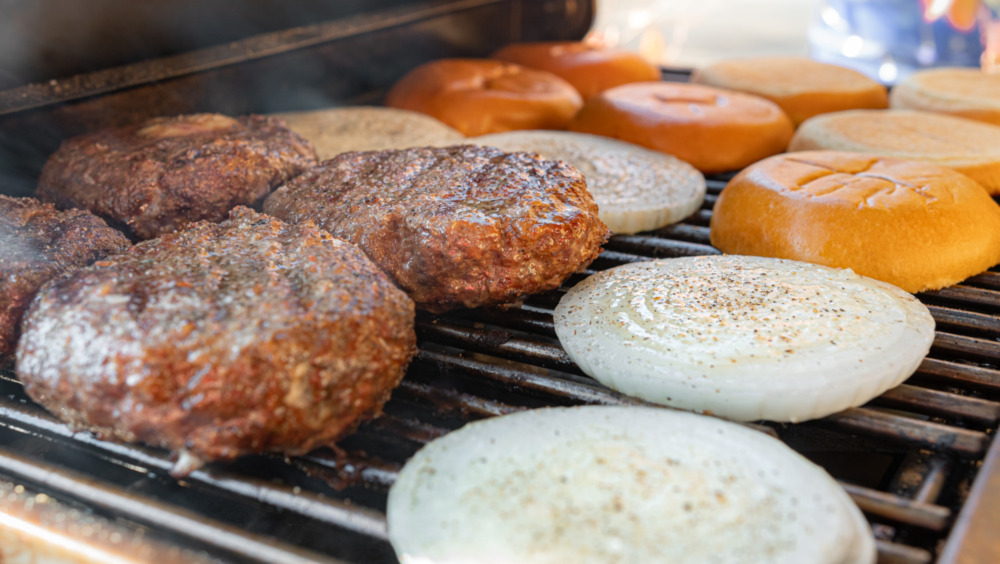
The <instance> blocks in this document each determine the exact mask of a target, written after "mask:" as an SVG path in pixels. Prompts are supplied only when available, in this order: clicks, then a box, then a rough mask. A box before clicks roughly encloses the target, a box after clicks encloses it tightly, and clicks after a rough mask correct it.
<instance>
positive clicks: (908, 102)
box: [889, 67, 1000, 125]
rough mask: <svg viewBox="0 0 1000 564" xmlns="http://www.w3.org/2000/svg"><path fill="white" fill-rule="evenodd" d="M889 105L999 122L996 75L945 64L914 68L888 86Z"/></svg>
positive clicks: (999, 92)
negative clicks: (920, 68) (924, 68)
mask: <svg viewBox="0 0 1000 564" xmlns="http://www.w3.org/2000/svg"><path fill="white" fill-rule="evenodd" d="M889 105H890V107H893V108H900V109H907V110H921V111H925V112H935V113H939V114H950V115H953V116H958V117H964V118H968V119H974V120H978V121H985V122H986V123H991V124H993V125H1000V75H995V74H987V73H985V72H983V71H981V70H979V69H969V68H947V67H946V68H937V69H928V70H924V71H920V72H915V73H913V74H911V75H910V76H909V77H908V78H906V79H905V80H903V81H902V82H900V83H899V84H897V85H896V87H895V88H893V89H892V93H891V94H890V95H889Z"/></svg>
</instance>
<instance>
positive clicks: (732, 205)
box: [711, 151, 1000, 293]
mask: <svg viewBox="0 0 1000 564" xmlns="http://www.w3.org/2000/svg"><path fill="white" fill-rule="evenodd" d="M711 241H712V244H713V245H714V246H715V247H717V248H718V249H719V250H721V251H723V252H725V253H731V254H743V255H758V256H767V257H777V258H786V259H794V260H801V261H805V262H811V263H815V264H821V265H824V266H831V267H837V268H850V269H852V270H854V272H856V273H858V274H861V275H862V276H868V277H870V278H875V279H878V280H882V281H884V282H888V283H890V284H894V285H896V286H898V287H900V288H902V289H904V290H906V291H907V292H912V293H915V292H921V291H924V290H935V289H939V288H943V287H945V286H950V285H952V284H955V283H957V282H959V281H961V280H964V279H966V278H968V277H969V276H973V275H975V274H978V273H980V272H983V271H985V270H986V269H988V268H989V267H991V266H993V265H995V264H997V262H1000V206H998V205H997V204H996V202H994V201H993V200H992V199H991V198H990V197H989V195H987V194H986V191H984V190H983V189H982V188H981V187H980V186H979V185H978V184H976V182H974V181H973V180H971V179H970V178H968V177H967V176H964V175H962V174H959V173H957V172H955V171H953V170H951V169H948V168H944V167H940V166H936V165H932V164H927V163H922V162H915V161H905V160H900V159H894V158H886V157H878V156H874V155H868V154H859V153H842V152H836V151H812V152H802V153H788V154H784V155H778V156H775V157H771V158H769V159H765V160H763V161H761V162H759V163H756V164H754V165H753V166H750V167H748V168H746V169H745V170H743V171H742V172H740V173H739V174H738V175H736V176H735V177H734V178H733V179H732V180H731V181H730V182H729V184H728V185H727V186H726V188H725V189H724V190H723V191H722V194H721V195H720V196H719V199H718V201H717V202H716V204H715V209H714V211H713V213H712V220H711Z"/></svg>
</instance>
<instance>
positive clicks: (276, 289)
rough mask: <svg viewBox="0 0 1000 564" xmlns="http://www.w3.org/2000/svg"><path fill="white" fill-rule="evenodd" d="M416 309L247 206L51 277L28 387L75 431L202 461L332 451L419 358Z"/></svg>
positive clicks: (373, 274)
mask: <svg viewBox="0 0 1000 564" xmlns="http://www.w3.org/2000/svg"><path fill="white" fill-rule="evenodd" d="M413 316H414V308H413V302H412V301H411V300H410V299H409V298H407V297H406V294H404V293H403V292H401V291H400V290H399V289H398V288H396V287H395V286H394V285H393V284H392V282H390V281H389V279H388V278H387V277H386V276H385V274H383V273H382V272H381V271H379V270H378V269H377V268H376V267H375V266H374V265H373V264H371V262H370V261H369V260H368V259H367V258H365V255H364V254H363V253H362V252H361V251H360V250H358V249H357V248H356V247H354V246H353V245H351V244H349V243H346V242H344V241H341V240H339V239H335V238H333V237H331V236H330V234H328V233H326V232H324V231H321V230H319V229H316V228H315V227H314V226H311V225H302V226H296V225H289V224H286V223H285V222H283V221H280V220H278V219H274V218H270V217H268V216H265V215H262V214H257V213H254V212H253V211H251V210H249V209H247V208H242V207H240V208H237V209H236V210H235V211H234V212H233V214H232V219H230V220H228V221H225V222H223V223H221V224H215V223H209V222H199V223H196V224H193V225H192V226H191V227H190V228H189V229H188V230H185V231H179V232H176V233H172V234H168V235H164V236H163V237H160V238H158V239H154V240H151V241H145V242H143V243H139V244H137V245H135V246H134V247H132V248H131V249H129V250H128V251H126V252H124V253H121V254H119V255H117V256H115V257H113V258H111V259H108V260H104V261H99V262H96V263H94V264H93V265H92V266H90V267H88V268H84V269H81V270H78V271H76V272H75V273H73V274H72V275H69V276H65V277H62V278H59V279H57V280H53V281H52V282H50V283H49V284H47V285H46V286H45V287H43V289H42V290H41V291H40V292H39V295H38V298H37V299H36V300H35V301H34V302H33V303H32V306H31V308H30V309H29V311H28V313H27V314H26V315H25V322H24V335H23V336H22V337H21V341H20V342H19V344H18V348H17V366H16V370H17V373H18V376H19V377H20V378H21V379H22V381H23V382H24V385H25V390H26V391H27V393H28V395H29V396H31V397H32V398H33V399H34V400H36V401H37V402H39V403H40V404H42V405H43V406H45V407H46V408H47V409H49V410H50V411H51V412H53V413H54V414H56V415H57V416H59V417H60V418H61V419H63V420H65V421H67V422H69V423H70V424H72V425H73V426H74V427H76V428H83V429H89V430H92V431H94V432H96V433H98V434H99V435H102V436H108V437H114V438H116V439H119V440H123V441H141V442H145V443H149V444H153V445H159V446H163V447H166V448H169V449H171V450H173V451H175V452H177V453H179V455H180V458H179V460H178V462H177V465H176V466H175V468H174V472H175V473H176V474H178V475H183V474H185V473H186V472H188V471H190V470H191V469H193V468H196V467H197V466H198V465H200V463H201V462H204V461H208V460H214V459H229V458H233V457H236V456H240V455H242V454H247V453H254V452H265V451H279V452H286V453H289V454H300V453H304V452H307V451H309V450H311V449H313V448H315V447H319V446H323V445H330V444H332V443H333V442H334V441H336V440H337V439H338V438H340V437H342V436H344V435H345V434H347V433H349V432H350V431H351V430H353V429H354V428H355V427H356V426H357V424H358V423H359V422H360V421H362V420H364V419H367V418H371V417H374V416H375V415H377V414H378V413H379V412H380V410H381V407H382V404H383V403H384V402H385V401H386V400H387V399H388V398H389V393H390V391H391V390H392V389H393V388H394V387H395V386H396V385H397V384H398V383H399V380H400V379H401V378H402V376H403V372H404V370H405V367H406V365H407V363H408V362H409V360H410V358H411V356H412V355H413V353H414V351H415V343H416V337H415V335H414V331H413Z"/></svg>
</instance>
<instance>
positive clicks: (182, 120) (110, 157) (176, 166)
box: [36, 114, 316, 239]
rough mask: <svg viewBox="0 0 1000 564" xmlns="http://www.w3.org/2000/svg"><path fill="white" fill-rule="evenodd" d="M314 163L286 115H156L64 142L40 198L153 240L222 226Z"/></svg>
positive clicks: (53, 158)
mask: <svg viewBox="0 0 1000 564" xmlns="http://www.w3.org/2000/svg"><path fill="white" fill-rule="evenodd" d="M315 163H316V151H315V149H313V147H312V145H311V144H310V143H309V142H308V141H306V140H305V139H303V138H302V137H300V136H299V135H298V134H297V133H293V132H292V131H291V130H289V129H288V128H287V127H285V125H284V122H283V121H281V120H279V119H275V118H268V117H264V116H244V117H238V118H231V117H228V116H223V115H219V114H195V115H186V116H177V117H169V118H156V119H151V120H148V121H145V122H143V123H140V124H137V125H131V126H126V127H116V128H111V129H105V130H102V131H97V132H95V133H90V134H87V135H81V136H79V137H74V138H72V139H69V140H67V141H65V142H64V143H63V144H62V146H61V147H60V148H59V150H58V151H56V152H55V153H54V154H53V155H52V156H51V157H49V160H48V161H47V162H46V163H45V167H44V168H43V169H42V176H41V178H40V179H39V181H38V190H37V193H36V195H37V196H38V197H39V198H41V199H43V200H47V201H50V202H55V203H56V205H58V206H59V207H63V208H66V207H78V208H86V209H89V210H90V211H92V212H94V213H97V214H99V215H102V216H104V217H106V218H110V219H114V220H116V221H118V222H120V223H121V224H123V225H125V226H126V227H127V228H128V229H129V230H130V232H131V234H134V235H136V236H137V237H139V238H140V239H150V238H152V237H156V236H158V235H160V234H162V233H169V232H171V231H175V230H177V229H180V228H181V227H183V226H184V224H186V223H188V222H190V221H197V220H201V219H207V220H209V221H222V220H223V219H225V218H226V214H227V212H228V211H229V210H230V209H232V208H233V207H235V206H237V205H240V204H243V205H252V204H255V203H259V202H260V201H261V200H263V198H264V197H265V196H267V194H268V193H269V192H270V191H271V190H272V189H273V188H275V187H276V186H280V185H281V184H282V183H284V182H285V181H287V180H289V179H290V178H292V177H294V176H295V175H297V174H299V173H300V172H302V171H303V170H304V169H305V168H306V167H309V166H312V165H313V164H315Z"/></svg>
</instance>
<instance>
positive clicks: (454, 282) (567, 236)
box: [264, 145, 608, 312]
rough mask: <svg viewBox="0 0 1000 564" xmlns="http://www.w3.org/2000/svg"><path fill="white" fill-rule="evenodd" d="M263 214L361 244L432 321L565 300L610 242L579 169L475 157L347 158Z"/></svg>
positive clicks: (459, 151) (279, 196)
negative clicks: (556, 291)
mask: <svg viewBox="0 0 1000 564" xmlns="http://www.w3.org/2000/svg"><path fill="white" fill-rule="evenodd" d="M264 211H266V212H267V213H269V214H273V215H275V216H277V217H281V218H283V219H286V220H288V221H291V222H293V223H299V222H303V221H310V220H311V221H315V222H316V224H317V225H319V226H321V227H323V228H324V229H327V230H329V231H330V232H331V233H333V234H334V235H335V236H337V237H343V238H344V239H346V240H348V241H351V242H352V243H355V244H357V245H358V246H359V247H361V249H362V250H364V251H365V253H367V254H368V256H369V257H370V258H371V259H372V261H374V262H375V264H377V265H379V266H380V267H381V268H382V269H383V270H385V271H386V272H387V273H388V274H389V276H390V277H392V279H393V280H395V282H396V284H398V285H399V286H400V287H401V288H403V289H404V290H405V291H406V292H407V293H408V294H409V295H410V297H411V298H413V300H414V301H415V302H417V306H418V307H421V308H423V309H427V310H429V311H434V312H440V311H444V310H447V309H450V308H454V307H460V306H465V307H476V306H480V305H485V304H495V303H510V302H515V301H517V300H519V299H520V298H522V297H523V296H525V295H527V294H531V293H535V292H540V291H544V290H550V289H553V288H556V287H558V286H559V284H560V283H561V282H562V281H563V280H564V279H565V278H566V277H567V276H569V275H570V274H572V273H573V272H576V271H578V270H580V269H582V268H583V267H585V266H586V265H588V264H590V262H591V261H592V260H594V258H596V257H597V255H598V253H599V252H600V246H601V244H602V243H603V242H604V241H605V240H606V239H607V237H608V229H607V227H606V226H605V225H604V223H602V222H601V220H600V219H598V217H597V205H596V204H595V203H594V200H593V198H592V197H591V195H590V193H589V192H588V191H587V187H586V184H585V183H584V180H583V176H582V175H581V174H580V173H579V172H578V171H577V170H576V169H574V168H573V167H571V166H570V165H568V164H566V163H564V162H562V161H551V160H545V159H542V158H541V157H539V156H538V155H534V154H531V153H504V152H502V151H500V150H498V149H495V148H492V147H476V146H470V145H462V146H454V147H443V148H432V147H425V148H414V149H403V150H398V151H365V152H354V153H345V154H342V155H338V156H337V157H334V158H333V159H330V160H328V161H325V162H323V163H322V164H320V165H319V166H316V167H314V168H312V169H310V170H308V171H306V172H305V173H303V174H302V175H300V176H299V177H297V178H295V179H294V180H292V181H291V182H289V183H288V184H286V185H285V186H282V187H281V188H279V189H278V190H276V191H275V192H274V193H272V194H271V196H269V197H268V199H267V200H266V201H265V202H264Z"/></svg>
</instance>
